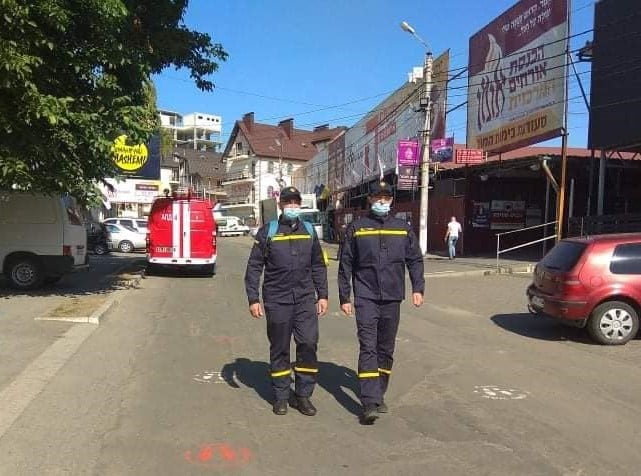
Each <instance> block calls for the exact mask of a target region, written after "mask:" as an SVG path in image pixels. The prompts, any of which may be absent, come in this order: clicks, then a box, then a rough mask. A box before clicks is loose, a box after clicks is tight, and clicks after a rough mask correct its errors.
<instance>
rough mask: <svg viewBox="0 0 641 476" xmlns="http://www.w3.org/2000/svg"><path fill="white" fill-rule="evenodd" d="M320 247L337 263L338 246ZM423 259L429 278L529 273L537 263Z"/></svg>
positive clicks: (482, 258) (490, 258) (476, 258)
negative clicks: (497, 263)
mask: <svg viewBox="0 0 641 476" xmlns="http://www.w3.org/2000/svg"><path fill="white" fill-rule="evenodd" d="M322 246H323V249H324V250H325V251H327V254H328V255H329V259H330V261H331V260H333V261H337V259H336V258H337V257H336V254H337V252H338V244H335V243H326V242H323V243H322ZM424 259H425V275H426V276H430V277H438V276H470V275H493V274H515V273H531V272H532V271H533V270H534V266H535V265H536V263H537V261H535V260H533V259H531V258H528V259H509V258H501V259H500V260H499V267H498V268H497V266H496V257H495V256H461V257H457V258H456V259H453V260H450V259H449V258H448V257H447V256H446V255H445V254H443V255H438V254H429V253H428V254H427V255H425V258H424Z"/></svg>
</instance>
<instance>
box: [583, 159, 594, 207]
mask: <svg viewBox="0 0 641 476" xmlns="http://www.w3.org/2000/svg"><path fill="white" fill-rule="evenodd" d="M588 167H589V168H590V170H589V171H588V174H589V178H588V203H587V206H586V207H585V208H586V209H585V215H586V216H588V217H589V216H590V215H592V195H593V193H594V149H592V150H591V151H590V165H589V166H588Z"/></svg>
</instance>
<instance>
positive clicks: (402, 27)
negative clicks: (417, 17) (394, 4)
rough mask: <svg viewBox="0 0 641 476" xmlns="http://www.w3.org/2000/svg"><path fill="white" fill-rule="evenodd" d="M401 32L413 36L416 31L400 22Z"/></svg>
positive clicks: (405, 23)
mask: <svg viewBox="0 0 641 476" xmlns="http://www.w3.org/2000/svg"><path fill="white" fill-rule="evenodd" d="M401 30H403V31H406V32H407V33H409V34H410V35H415V34H416V30H414V28H412V26H411V25H410V24H409V23H407V22H406V21H402V22H401Z"/></svg>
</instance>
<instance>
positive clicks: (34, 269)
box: [5, 256, 44, 291]
mask: <svg viewBox="0 0 641 476" xmlns="http://www.w3.org/2000/svg"><path fill="white" fill-rule="evenodd" d="M5 275H6V277H7V279H8V280H9V285H10V286H11V287H12V288H14V289H19V290H21V291H28V290H30V289H36V288H38V287H40V285H41V284H42V282H43V280H44V273H43V270H42V265H41V264H40V262H39V261H38V260H37V259H36V258H33V257H29V256H25V257H22V258H16V259H13V260H11V262H10V263H9V265H8V266H7V269H6V273H5Z"/></svg>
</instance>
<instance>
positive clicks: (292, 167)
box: [287, 164, 294, 175]
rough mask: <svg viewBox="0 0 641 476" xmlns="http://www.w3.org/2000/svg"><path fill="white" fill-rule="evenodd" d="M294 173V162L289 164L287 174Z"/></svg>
mask: <svg viewBox="0 0 641 476" xmlns="http://www.w3.org/2000/svg"><path fill="white" fill-rule="evenodd" d="M293 173H294V164H287V175H292V174H293Z"/></svg>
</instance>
